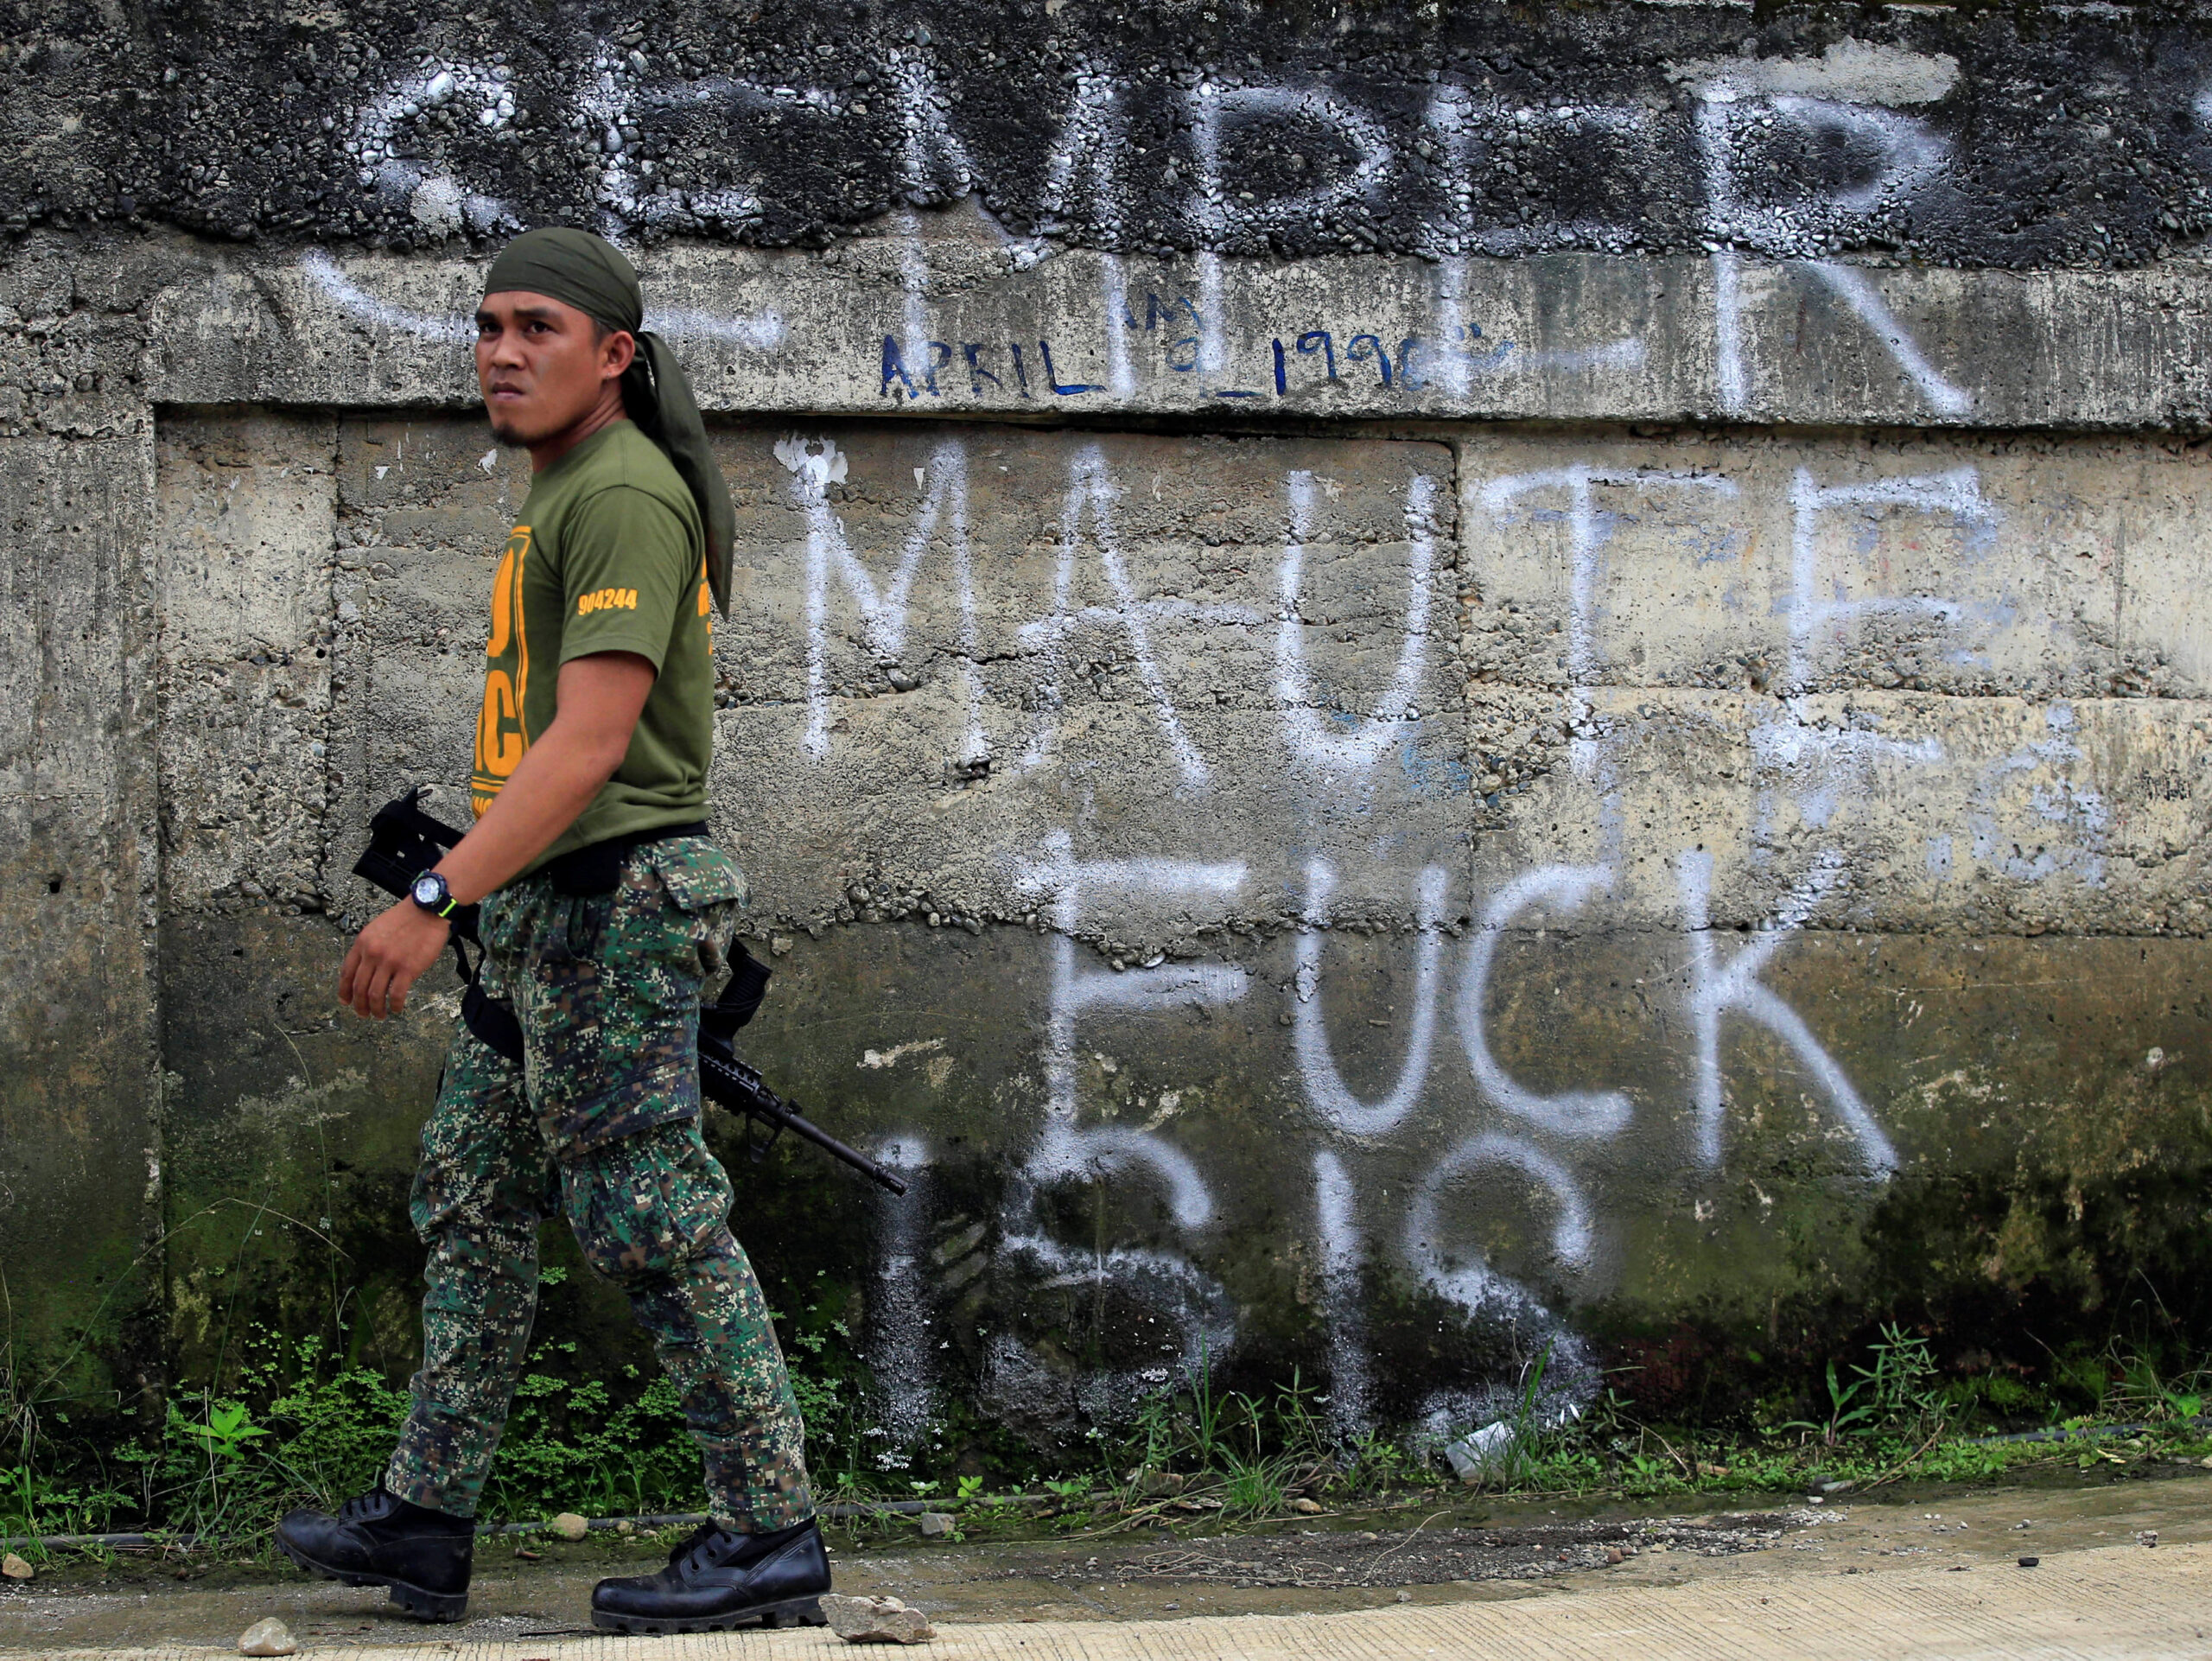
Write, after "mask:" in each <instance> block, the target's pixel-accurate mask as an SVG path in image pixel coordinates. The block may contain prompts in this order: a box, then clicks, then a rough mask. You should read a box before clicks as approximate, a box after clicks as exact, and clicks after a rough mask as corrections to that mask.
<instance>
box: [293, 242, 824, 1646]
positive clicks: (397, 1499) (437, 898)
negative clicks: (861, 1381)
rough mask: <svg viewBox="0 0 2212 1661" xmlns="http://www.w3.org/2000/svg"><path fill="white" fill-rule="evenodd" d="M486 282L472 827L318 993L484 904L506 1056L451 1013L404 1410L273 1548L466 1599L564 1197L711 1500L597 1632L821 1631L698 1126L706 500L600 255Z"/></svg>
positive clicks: (374, 1003) (744, 1290) (729, 517)
mask: <svg viewBox="0 0 2212 1661" xmlns="http://www.w3.org/2000/svg"><path fill="white" fill-rule="evenodd" d="M484 290H485V291H484V299H483V302H482V304H481V305H480V307H479V308H478V309H477V313H476V328H477V334H476V373H477V379H478V381H479V382H480V385H481V386H482V389H483V393H484V403H485V407H486V410H487V411H488V412H489V414H490V417H491V422H492V430H493V434H494V435H495V436H497V437H498V438H499V441H500V442H502V443H506V444H516V445H521V446H523V447H524V448H525V449H528V450H529V452H530V459H531V491H530V497H529V500H527V501H526V502H525V503H524V506H523V510H522V514H521V522H520V523H518V525H516V526H515V527H514V530H513V532H512V535H511V536H510V537H509V538H508V542H507V547H506V552H505V556H504V557H502V558H501V560H500V562H499V572H498V575H497V576H496V577H495V578H494V579H493V586H492V595H491V618H490V630H489V641H488V646H487V649H486V665H485V678H484V701H483V706H482V713H481V715H480V718H479V721H478V724H477V729H476V758H475V765H474V773H473V775H472V777H471V780H470V793H471V798H472V805H473V806H474V810H475V813H476V820H475V824H474V828H473V829H472V830H471V831H469V833H468V835H467V837H464V838H462V840H461V842H459V843H456V844H455V845H454V848H453V849H452V850H451V851H450V852H448V854H447V856H445V857H444V858H443V859H442V860H441V861H440V862H438V864H437V866H436V868H435V869H432V870H429V871H426V872H424V873H423V875H421V876H420V877H419V878H418V879H417V880H416V883H415V886H414V888H413V890H412V893H411V895H410V898H408V899H406V900H403V901H399V902H398V903H397V905H394V906H393V907H391V908H390V909H389V910H387V911H385V913H382V914H381V915H380V916H378V917H377V918H376V919H375V920H373V921H372V922H371V923H370V924H369V925H368V926H367V927H366V928H365V929H363V930H362V931H361V933H360V935H359V938H358V939H356V940H355V941H354V943H353V949H352V951H349V952H348V953H347V954H346V964H345V967H344V969H343V971H341V972H340V977H339V985H338V996H339V998H340V1001H341V1002H345V1003H348V1004H350V1005H352V1006H353V1009H355V1010H356V1011H357V1012H359V1014H361V1015H365V1016H369V1017H371V1018H372V1019H378V1020H381V1019H383V1018H384V1017H385V1016H387V1015H393V1014H396V1013H397V1012H398V1011H399V1010H400V1009H402V1008H403V1007H404V1004H405V1002H406V997H407V992H408V989H409V988H410V986H411V985H412V984H413V983H414V982H415V981H416V979H417V978H418V977H421V976H422V975H423V973H424V972H425V971H427V970H428V969H429V967H430V965H431V964H433V963H435V961H436V959H437V958H438V955H439V953H440V952H441V951H442V950H443V949H444V947H445V945H446V942H447V939H448V923H447V921H446V919H447V918H448V917H449V916H450V915H451V914H452V913H453V911H454V908H455V907H460V906H465V905H471V904H480V905H481V907H482V911H481V914H480V919H479V923H478V927H479V931H480V933H481V935H482V937H483V942H484V946H485V961H484V967H483V971H482V977H481V981H480V985H481V988H482V990H483V991H484V992H485V993H486V995H488V996H489V997H490V998H491V999H492V1000H493V1008H494V1009H497V1010H498V1012H499V1013H498V1015H497V1018H498V1019H499V1020H501V1021H508V1020H511V1021H513V1022H515V1023H518V1025H519V1027H520V1029H521V1040H522V1043H521V1048H522V1053H523V1060H522V1062H521V1064H520V1065H518V1064H516V1063H515V1062H513V1061H511V1060H507V1059H505V1056H504V1055H502V1054H501V1053H499V1050H498V1049H495V1048H494V1047H492V1046H491V1045H490V1044H488V1043H486V1041H485V1040H484V1039H483V1038H481V1037H480V1036H479V1035H478V1034H477V1032H475V1031H474V1030H472V1028H471V1025H470V1024H468V1023H456V1025H455V1027H454V1035H453V1043H452V1047H451V1049H450V1050H449V1051H448V1055H447V1059H446V1068H445V1077H444V1081H443V1083H442V1085H441V1087H440V1089H439V1091H438V1098H437V1103H436V1105H435V1107H434V1108H433V1109H432V1110H431V1112H430V1117H429V1123H428V1124H427V1125H425V1126H424V1128H423V1155H422V1164H421V1166H420V1168H419V1169H418V1170H417V1171H416V1177H415V1187H414V1193H413V1196H412V1198H411V1200H410V1206H409V1209H410V1213H411V1215H412V1218H413V1220H414V1224H415V1228H416V1232H417V1233H418V1234H420V1235H421V1237H422V1238H423V1244H425V1245H426V1246H427V1247H428V1248H429V1265H428V1267H427V1269H426V1270H425V1271H424V1279H425V1280H426V1282H428V1287H429V1289H428V1292H427V1293H426V1295H425V1296H424V1297H423V1368H422V1371H419V1372H417V1373H416V1375H415V1378H414V1381H413V1384H412V1387H411V1389H412V1396H413V1408H412V1410H411V1411H410V1414H409V1416H408V1420H407V1425H406V1428H405V1429H404V1431H403V1432H402V1433H401V1435H400V1439H399V1446H398V1447H397V1449H395V1450H394V1452H393V1454H392V1456H391V1463H390V1464H389V1465H388V1466H387V1467H385V1473H384V1476H383V1478H382V1480H380V1481H379V1482H378V1485H377V1486H376V1487H375V1488H374V1489H373V1490H372V1491H371V1492H368V1493H365V1494H363V1495H361V1496H359V1498H357V1499H351V1500H348V1501H347V1502H346V1504H345V1505H343V1506H341V1507H340V1509H339V1511H338V1513H337V1515H336V1516H334V1517H332V1516H327V1515H325V1514H323V1513H321V1512H320V1511H294V1512H293V1513H292V1514H291V1515H289V1517H287V1518H285V1519H284V1520H283V1523H282V1524H280V1525H279V1526H278V1529H277V1543H278V1545H279V1547H280V1548H281V1549H282V1550H283V1551H284V1553H285V1554H286V1555H287V1556H289V1557H290V1558H291V1559H292V1561H293V1562H296V1563H298V1564H299V1565H300V1566H301V1567H302V1568H303V1569H310V1570H312V1571H314V1572H315V1573H317V1574H321V1575H328V1576H332V1577H334V1578H336V1579H339V1580H342V1581H346V1583H348V1584H349V1585H356V1586H359V1585H379V1586H388V1587H389V1588H391V1596H392V1600H393V1601H395V1602H397V1603H399V1604H401V1605H402V1606H404V1607H405V1608H406V1609H408V1610H409V1611H410V1613H415V1614H417V1615H420V1616H423V1617H425V1618H427V1619H429V1620H458V1619H460V1617H461V1613H462V1611H463V1610H464V1609H465V1608H466V1607H467V1601H468V1579H469V1569H470V1557H471V1550H472V1546H473V1543H474V1536H475V1529H476V1524H475V1514H476V1506H477V1501H478V1499H479V1497H480V1495H481V1493H482V1492H483V1487H484V1479H485V1475H486V1472H487V1470H488V1469H489V1468H490V1466H491V1462H492V1457H493V1451H494V1449H495V1448H497V1447H498V1445H499V1432H500V1429H501V1428H502V1427H503V1426H504V1425H505V1422H506V1416H507V1408H508V1403H509V1401H510V1399H511V1398H512V1395H513V1392H514V1388H515V1384H516V1381H517V1379H518V1376H519V1374H520V1371H521V1369H522V1365H523V1361H524V1354H525V1352H526V1350H527V1347H528V1345H529V1340H530V1328H531V1315H532V1313H533V1311H534V1308H535V1306H536V1301H537V1226H538V1223H539V1220H540V1219H542V1218H543V1217H546V1216H548V1215H550V1214H551V1213H552V1212H554V1211H555V1210H556V1208H557V1209H558V1210H559V1211H560V1212H563V1214H565V1215H566V1217H567V1218H568V1219H569V1226H570V1227H571V1228H572V1229H574V1230H575V1236H576V1239H577V1242H578V1244H580V1245H581V1246H582V1249H583V1254H584V1257H585V1259H586V1260H587V1261H588V1263H590V1264H591V1266H592V1267H593V1269H594V1270H596V1271H597V1272H599V1273H600V1274H601V1275H603V1276H607V1278H608V1279H609V1280H611V1281H613V1282H614V1283H615V1284H616V1285H618V1286H620V1288H621V1289H623V1291H624V1292H625V1293H626V1294H627V1295H628V1296H629V1299H630V1305H631V1308H632V1309H633V1310H634V1311H635V1312H636V1314H637V1317H638V1320H639V1322H640V1323H641V1324H642V1325H643V1326H644V1327H645V1329H646V1331H647V1332H649V1333H652V1339H653V1342H654V1345H655V1346H656V1348H657V1350H658V1353H659V1356H660V1360H661V1365H663V1366H664V1367H665V1368H666V1369H667V1371H668V1374H669V1377H670V1378H671V1380H673V1381H674V1383H675V1384H676V1386H677V1390H678V1391H680V1392H681V1393H682V1396H683V1410H684V1416H685V1419H686V1421H687V1422H688V1423H689V1425H690V1430H691V1434H692V1435H694V1436H695V1437H696V1438H697V1440H698V1442H699V1446H700V1448H701V1450H702V1453H703V1454H704V1455H705V1460H706V1486H707V1494H708V1500H709V1511H710V1514H711V1520H710V1521H709V1522H708V1523H707V1524H705V1525H704V1526H702V1527H701V1528H700V1529H698V1530H697V1531H696V1532H695V1533H693V1534H692V1535H691V1536H690V1537H689V1538H688V1539H686V1540H685V1541H684V1542H683V1543H682V1544H681V1545H679V1546H678V1547H677V1549H676V1550H675V1552H674V1553H673V1554H672V1555H671V1557H670V1559H669V1563H668V1566H667V1567H666V1568H665V1569H662V1570H661V1571H659V1572H658V1574H655V1575H648V1576H643V1577H639V1578H633V1579H616V1580H605V1581H601V1582H600V1583H599V1585H598V1587H597V1588H595V1589H594V1592H593V1594H592V1619H593V1621H594V1624H596V1625H598V1626H602V1627H607V1628H609V1629H611V1630H613V1631H616V1632H694V1631H706V1630H721V1629H723V1628H727V1627H731V1626H741V1625H746V1624H749V1623H752V1622H755V1621H759V1622H762V1623H764V1624H766V1625H769V1626H775V1625H779V1624H781V1623H783V1622H785V1621H794V1620H795V1621H802V1622H804V1623H806V1624H809V1625H820V1624H821V1622H822V1619H823V1617H822V1614H821V1611H820V1607H819V1603H818V1599H819V1597H820V1595H821V1594H823V1592H826V1591H827V1590H828V1589H829V1559H828V1557H827V1556H826V1554H825V1553H824V1551H823V1544H822V1537H821V1533H820V1531H819V1529H818V1528H817V1525H816V1522H815V1518H814V1503H813V1499H812V1497H811V1495H810V1492H809V1491H808V1486H807V1477H806V1467H805V1464H804V1459H803V1456H802V1452H801V1443H802V1435H803V1432H802V1427H801V1425H800V1422H799V1416H798V1407H797V1404H796V1403H794V1401H793V1400H792V1397H791V1381H790V1379H789V1378H788V1377H787V1376H786V1375H785V1371H784V1360H783V1356H782V1353H781V1352H780V1351H779V1349H778V1347H777V1344H776V1335H775V1332H774V1329H773V1327H772V1326H771V1325H770V1322H769V1319H768V1312H767V1308H766V1304H765V1302H764V1301H762V1298H761V1295H760V1285H759V1283H758V1282H756V1281H755V1280H754V1278H753V1269H752V1265H751V1264H750V1263H748V1262H747V1259H746V1256H745V1252H744V1251H743V1249H742V1248H741V1247H740V1246H739V1245H738V1244H737V1242H736V1240H735V1239H734V1238H732V1237H731V1235H730V1231H729V1224H728V1215H729V1207H730V1198H731V1195H730V1187H729V1180H728V1177H727V1175H725V1174H724V1173H723V1171H722V1168H721V1165H720V1164H719V1163H718V1162H717V1161H715V1157H714V1155H712V1154H710V1153H709V1151H708V1150H707V1146H706V1142H705V1140H704V1139H703V1137H702V1136H701V1133H700V1125H699V1063H698V1053H697V1041H698V1015H699V1005H700V999H701V995H702V991H703V990H704V987H705V984H706V983H707V981H708V980H709V978H710V977H713V976H715V975H716V974H717V973H718V972H720V971H721V969H722V968H723V967H724V966H725V954H726V953H727V952H728V949H729V946H730V942H731V939H732V937H733V935H734V933H735V931H736V926H737V913H738V911H739V909H740V907H741V906H742V904H743V903H744V899H745V878H744V875H743V874H742V873H741V871H739V869H737V867H736V866H735V865H734V863H733V862H731V861H730V859H729V858H728V856H727V855H725V854H724V853H723V852H722V851H721V850H720V849H719V848H717V847H716V846H715V844H714V843H713V842H712V841H711V840H709V837H708V835H707V824H706V802H707V771H708V766H709V760H711V757H712V753H713V747H714V666H713V660H712V653H711V649H710V647H711V636H710V630H711V627H712V623H711V618H710V615H709V614H710V612H711V611H712V610H713V609H714V608H715V606H716V605H720V606H721V607H723V608H727V607H728V600H729V563H730V542H731V537H732V532H733V528H734V525H733V513H732V510H731V507H730V502H729V495H728V488H727V487H726V486H725V485H724V484H723V482H722V479H721V474H720V473H719V472H718V471H717V470H716V468H715V463H714V460H713V457H712V456H711V455H709V452H708V449H707V442H706V433H705V430H704V429H703V427H702V423H701V422H700V419H699V412H698V409H697V407H696V404H694V402H693V400H692V397H691V393H690V387H689V386H688V385H687V384H686V383H685V381H684V379H683V371H682V370H681V369H680V368H679V367H678V366H677V362H676V360H675V357H674V354H673V353H671V352H670V351H669V349H668V347H667V346H666V345H665V343H664V342H663V341H662V340H659V339H658V337H657V336H655V335H653V334H650V333H648V332H646V331H645V330H644V329H643V328H641V324H642V321H643V318H644V301H643V296H642V295H641V293H640V291H639V284H638V276H637V273H636V271H635V270H632V267H631V265H630V263H629V262H628V261H627V260H626V259H625V258H623V257H622V255H621V254H620V252H618V251H616V250H615V249H614V248H613V246H611V245H609V244H607V243H606V242H604V241H602V240H601V239H599V238H598V237H595V236H593V235H590V234H589V233H588V232H582V231H571V230H546V231H532V232H528V233H526V234H525V235H524V236H521V237H518V238H517V239H515V241H513V242H512V243H511V244H510V245H508V246H507V248H506V249H505V251H503V252H502V253H501V254H500V256H499V258H498V259H497V260H495V261H494V262H493V265H492V269H491V271H490V273H489V275H488V276H487V277H486V282H485V285H484ZM509 1012H511V1014H510V1013H509Z"/></svg>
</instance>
